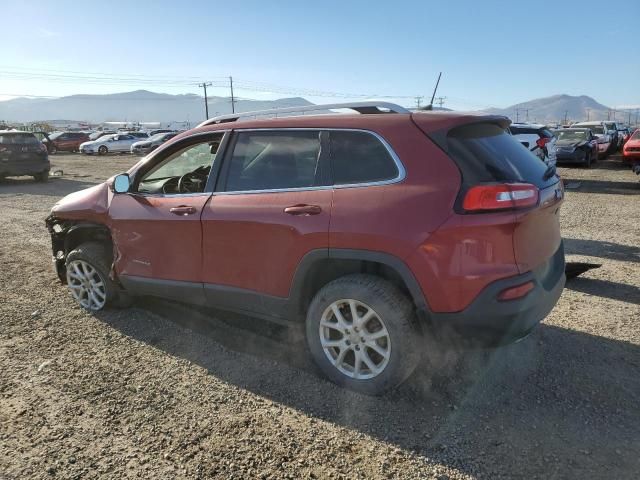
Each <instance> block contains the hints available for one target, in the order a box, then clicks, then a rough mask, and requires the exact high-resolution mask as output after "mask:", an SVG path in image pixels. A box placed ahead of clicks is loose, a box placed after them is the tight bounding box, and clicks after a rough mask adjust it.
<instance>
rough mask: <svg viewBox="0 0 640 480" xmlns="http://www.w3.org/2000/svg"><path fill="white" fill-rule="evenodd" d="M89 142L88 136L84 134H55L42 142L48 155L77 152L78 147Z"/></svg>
mask: <svg viewBox="0 0 640 480" xmlns="http://www.w3.org/2000/svg"><path fill="white" fill-rule="evenodd" d="M88 140H89V135H88V134H87V133H84V132H56V133H52V134H51V135H49V139H48V140H46V141H43V143H45V145H46V147H47V150H48V152H49V154H50V155H55V154H56V153H58V152H77V151H79V150H80V145H81V144H82V143H83V142H86V141H88Z"/></svg>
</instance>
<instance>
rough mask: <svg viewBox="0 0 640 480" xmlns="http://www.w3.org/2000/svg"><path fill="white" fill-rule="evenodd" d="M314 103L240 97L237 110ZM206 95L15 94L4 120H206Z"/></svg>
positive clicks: (220, 107)
mask: <svg viewBox="0 0 640 480" xmlns="http://www.w3.org/2000/svg"><path fill="white" fill-rule="evenodd" d="M208 103H209V116H210V117H212V116H215V115H223V114H226V113H231V99H230V98H228V97H209V98H208ZM303 105H311V102H309V101H307V100H305V99H304V98H300V97H294V98H281V99H278V100H273V101H269V100H264V101H263V100H237V101H236V102H235V106H236V112H248V111H252V110H264V109H269V108H285V107H297V106H303ZM204 117H205V113H204V99H203V97H201V96H199V95H194V94H187V95H170V94H166V93H154V92H149V91H147V90H136V91H133V92H125V93H114V94H109V95H71V96H68V97H60V98H52V99H43V98H14V99H11V100H5V101H2V102H0V120H5V121H8V122H32V121H45V120H49V121H51V120H59V119H73V120H75V121H83V122H91V123H99V122H106V121H138V122H163V123H164V122H171V121H186V120H188V121H190V122H191V124H192V125H194V124H196V123H198V122H200V121H202V120H204Z"/></svg>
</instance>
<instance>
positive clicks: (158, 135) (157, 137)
mask: <svg viewBox="0 0 640 480" xmlns="http://www.w3.org/2000/svg"><path fill="white" fill-rule="evenodd" d="M166 136H167V134H166V133H156V134H155V135H153V136H151V137H149V140H150V141H151V142H155V141H157V140H162V139H164V138H165V137H166Z"/></svg>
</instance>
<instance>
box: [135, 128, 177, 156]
mask: <svg viewBox="0 0 640 480" xmlns="http://www.w3.org/2000/svg"><path fill="white" fill-rule="evenodd" d="M176 135H178V132H163V133H157V134H155V135H153V136H151V137H149V138H147V139H146V140H141V141H139V142H135V143H134V144H133V145H131V153H133V154H134V155H146V154H147V153H149V152H153V151H154V150H155V149H156V148H158V147H159V146H160V145H162V144H163V143H164V142H166V141H167V140H170V139H172V138H173V137H175V136H176Z"/></svg>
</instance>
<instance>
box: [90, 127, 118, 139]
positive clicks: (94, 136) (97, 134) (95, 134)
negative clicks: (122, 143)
mask: <svg viewBox="0 0 640 480" xmlns="http://www.w3.org/2000/svg"><path fill="white" fill-rule="evenodd" d="M115 133H116V132H114V131H110V130H105V131H98V132H93V133H91V134H89V140H88V141H93V140H97V139H99V138H100V137H104V136H105V135H113V134H115Z"/></svg>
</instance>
